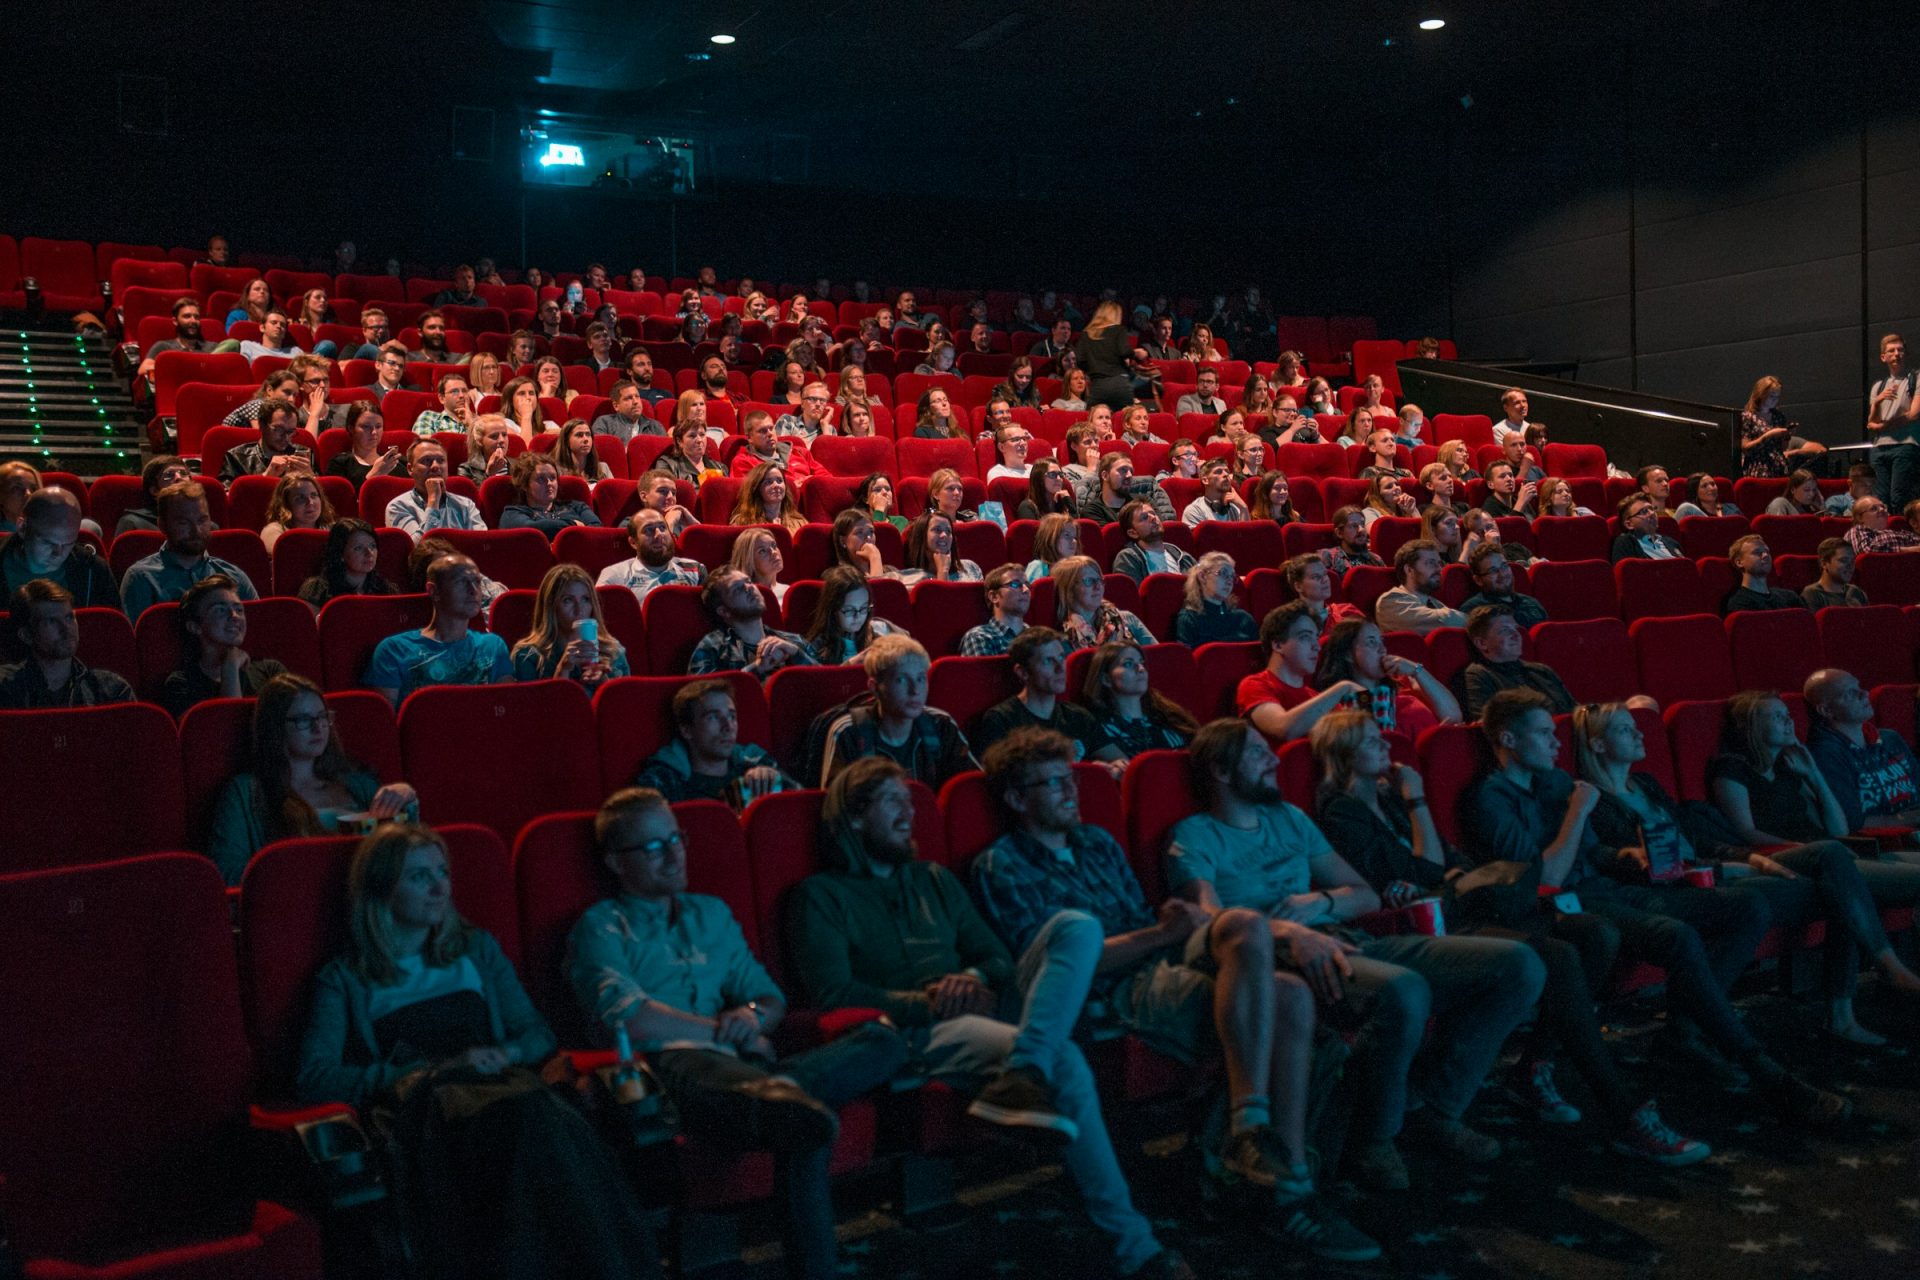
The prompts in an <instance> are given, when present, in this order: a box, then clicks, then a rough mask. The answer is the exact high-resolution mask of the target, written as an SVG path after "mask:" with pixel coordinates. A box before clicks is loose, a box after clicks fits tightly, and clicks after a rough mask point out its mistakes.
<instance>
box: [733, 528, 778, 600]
mask: <svg viewBox="0 0 1920 1280" xmlns="http://www.w3.org/2000/svg"><path fill="white" fill-rule="evenodd" d="M727 564H728V565H729V567H731V568H734V569H737V570H739V571H740V572H741V573H744V574H746V575H747V578H748V579H749V580H750V581H751V582H752V583H753V585H754V586H756V587H762V588H764V589H766V590H768V591H771V592H773V598H774V599H775V600H778V601H780V602H782V603H785V601H786V598H787V584H786V583H784V582H782V581H780V575H781V573H783V572H784V571H785V570H786V567H787V558H786V557H785V556H783V555H782V554H780V540H779V539H778V538H776V537H774V536H773V530H771V529H759V528H755V529H748V530H747V531H746V532H745V533H743V534H741V535H740V536H739V537H737V538H735V539H734V540H733V555H732V556H730V557H729V558H728V560H727Z"/></svg>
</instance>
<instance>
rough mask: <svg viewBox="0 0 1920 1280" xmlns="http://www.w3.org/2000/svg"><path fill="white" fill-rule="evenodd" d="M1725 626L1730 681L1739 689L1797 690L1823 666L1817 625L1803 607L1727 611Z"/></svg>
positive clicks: (1823, 659) (1824, 660) (1823, 656)
mask: <svg viewBox="0 0 1920 1280" xmlns="http://www.w3.org/2000/svg"><path fill="white" fill-rule="evenodd" d="M1725 626H1726V631H1727V656H1728V658H1729V659H1731V661H1732V663H1733V681H1734V684H1735V685H1736V686H1737V687H1739V688H1741V689H1774V690H1783V691H1787V692H1791V693H1798V692H1799V691H1800V686H1802V685H1803V684H1805V683H1806V682H1807V677H1808V676H1810V675H1812V674H1813V673H1814V672H1816V671H1818V670H1819V669H1820V668H1821V667H1823V666H1825V665H1826V655H1825V653H1824V652H1823V651H1822V649H1821V646H1820V627H1819V624H1817V623H1816V622H1815V621H1814V619H1813V615H1812V614H1811V613H1808V612H1807V611H1806V610H1804V609H1769V610H1762V611H1748V612H1745V613H1734V614H1729V615H1728V616H1727V618H1726V619H1725Z"/></svg>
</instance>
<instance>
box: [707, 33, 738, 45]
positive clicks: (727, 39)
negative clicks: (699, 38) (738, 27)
mask: <svg viewBox="0 0 1920 1280" xmlns="http://www.w3.org/2000/svg"><path fill="white" fill-rule="evenodd" d="M708 39H710V40H712V41H713V42H714V43H715V44H732V43H733V37H732V36H730V35H726V34H721V35H717V36H709V37H708Z"/></svg>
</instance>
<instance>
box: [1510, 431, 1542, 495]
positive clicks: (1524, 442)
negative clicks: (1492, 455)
mask: <svg viewBox="0 0 1920 1280" xmlns="http://www.w3.org/2000/svg"><path fill="white" fill-rule="evenodd" d="M1545 430H1546V428H1544V427H1542V426H1540V424H1539V423H1535V422H1530V423H1528V424H1527V430H1526V431H1523V432H1521V433H1520V434H1519V435H1517V436H1508V437H1507V438H1506V439H1505V440H1502V441H1500V458H1501V460H1502V461H1503V462H1511V463H1512V464H1513V479H1514V483H1515V484H1516V485H1532V486H1533V487H1534V490H1535V491H1536V492H1538V490H1539V487H1540V482H1541V481H1542V480H1545V479H1546V478H1547V473H1546V472H1544V471H1542V470H1541V469H1540V464H1539V463H1537V462H1535V461H1534V460H1533V455H1532V454H1530V453H1528V452H1527V446H1528V445H1530V444H1533V439H1532V436H1531V435H1530V434H1529V433H1542V439H1541V441H1540V443H1539V444H1538V445H1535V446H1534V447H1535V448H1536V449H1543V448H1545V447H1546V440H1545V438H1544V432H1545ZM1514 505H1515V506H1525V505H1526V504H1525V503H1519V502H1516V503H1514Z"/></svg>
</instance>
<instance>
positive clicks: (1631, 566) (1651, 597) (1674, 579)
mask: <svg viewBox="0 0 1920 1280" xmlns="http://www.w3.org/2000/svg"><path fill="white" fill-rule="evenodd" d="M1613 580H1614V586H1615V588H1616V590H1618V591H1619V593H1620V616H1621V617H1622V618H1624V619H1625V620H1626V621H1627V622H1629V623H1632V622H1634V621H1636V620H1637V619H1640V618H1676V617H1681V616H1683V615H1686V614H1691V613H1712V614H1718V613H1719V612H1720V601H1719V600H1717V599H1714V598H1711V597H1710V595H1709V593H1708V591H1707V590H1706V588H1705V587H1704V586H1703V585H1702V584H1701V581H1700V570H1699V567H1698V566H1696V565H1695V564H1694V562H1693V561H1691V560H1637V559H1636V560H1622V561H1620V562H1619V563H1617V564H1615V565H1614V566H1613Z"/></svg>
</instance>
